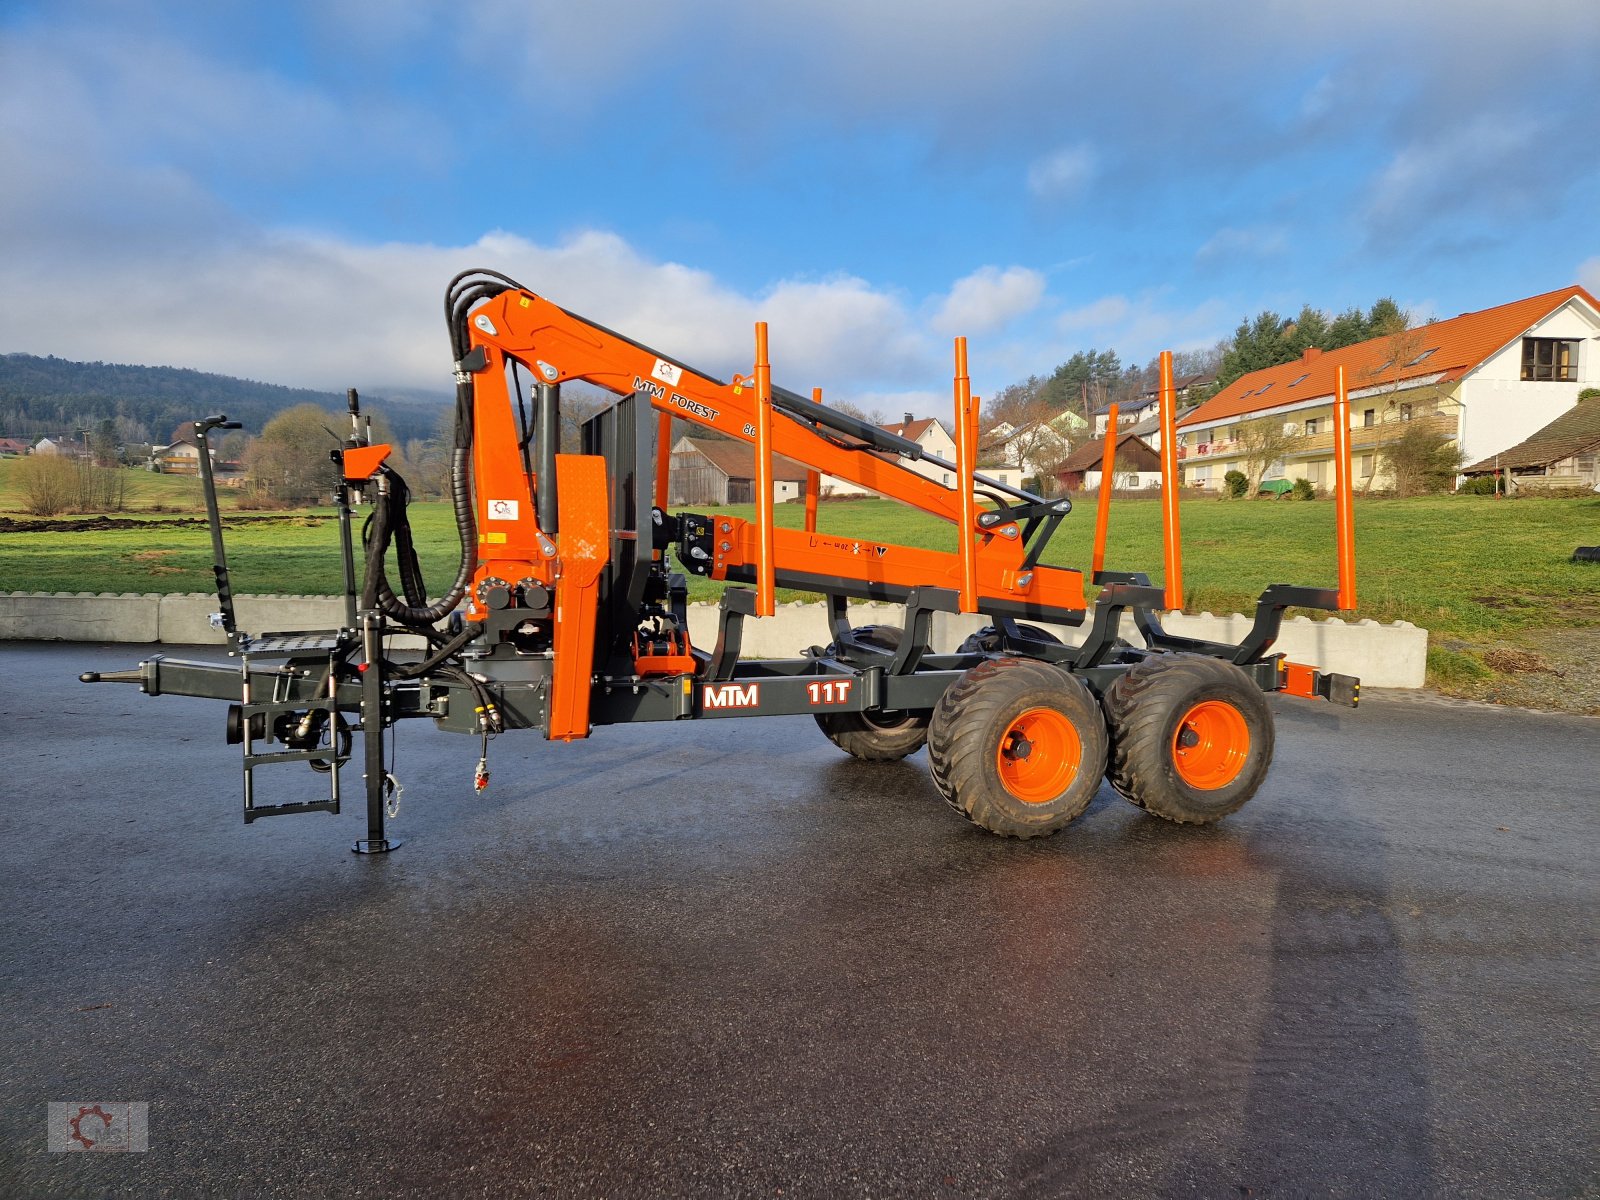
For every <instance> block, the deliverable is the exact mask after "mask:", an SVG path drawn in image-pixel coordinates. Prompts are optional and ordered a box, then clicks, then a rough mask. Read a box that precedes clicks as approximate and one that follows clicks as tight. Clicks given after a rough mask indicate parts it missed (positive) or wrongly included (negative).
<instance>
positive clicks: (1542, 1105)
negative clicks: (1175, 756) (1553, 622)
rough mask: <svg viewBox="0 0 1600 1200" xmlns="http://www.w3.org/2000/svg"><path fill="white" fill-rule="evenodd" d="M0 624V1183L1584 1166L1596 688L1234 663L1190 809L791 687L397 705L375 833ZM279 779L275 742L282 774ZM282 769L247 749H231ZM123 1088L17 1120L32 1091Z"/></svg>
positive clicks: (842, 1188) (1160, 1184) (1514, 1175)
mask: <svg viewBox="0 0 1600 1200" xmlns="http://www.w3.org/2000/svg"><path fill="white" fill-rule="evenodd" d="M140 653H141V650H140V648H138V647H133V648H128V647H94V646H61V645H53V646H33V645H16V644H13V645H9V646H7V647H6V648H5V649H4V650H3V651H0V655H3V660H0V661H3V664H4V671H3V672H0V759H3V763H4V766H3V767H0V797H3V801H0V904H3V909H0V911H3V913H4V917H3V933H0V963H3V968H4V978H3V982H0V1021H3V1023H4V1038H3V1041H0V1193H3V1194H4V1195H7V1196H14V1195H27V1196H42V1195H84V1196H101V1195H108V1194H115V1193H119V1192H126V1193H139V1194H153V1193H156V1192H158V1191H160V1190H162V1189H169V1190H170V1193H171V1194H174V1195H197V1194H201V1193H208V1194H217V1193H228V1194H232V1193H235V1192H239V1193H247V1194H251V1195H282V1196H295V1197H300V1196H315V1195H324V1194H327V1195H336V1194H369V1195H398V1194H406V1195H427V1196H443V1195H476V1194H483V1195H495V1196H503V1195H512V1194H525V1193H533V1194H538V1193H544V1194H549V1195H552V1196H572V1195H597V1196H600V1195H604V1196H630V1195H741V1196H777V1195H779V1194H782V1195H784V1196H827V1197H836V1196H849V1195H872V1196H885V1195H908V1196H946V1195H948V1196H996V1195H1026V1196H1052V1195H1092V1196H1111V1195H1116V1196H1183V1195H1196V1196H1208V1197H1216V1196H1305V1195H1322V1194H1334V1195H1347V1196H1362V1197H1367V1196H1402V1195H1405V1196H1409V1195H1438V1196H1496V1197H1499V1196H1509V1195H1519V1196H1534V1195H1537V1196H1556V1195H1571V1194H1579V1193H1583V1192H1585V1191H1586V1190H1592V1189H1594V1188H1595V1187H1596V1181H1597V1177H1600V1175H1597V1159H1596V1152H1595V1136H1596V1124H1595V1107H1594V1099H1593V1097H1594V1088H1593V1080H1594V1079H1595V1077H1596V1075H1597V1072H1596V1069H1595V1068H1596V1061H1595V1059H1596V1056H1595V1033H1594V1031H1595V1029H1596V1027H1597V1023H1596V1020H1595V997H1596V991H1595V983H1596V972H1595V956H1594V938H1593V929H1594V917H1595V898H1596V876H1597V869H1596V865H1595V863H1596V845H1597V838H1596V833H1597V826H1600V821H1597V815H1596V814H1597V804H1600V783H1597V777H1596V772H1597V769H1600V720H1594V719H1588V718H1578V717H1559V716H1538V715H1533V714H1529V713H1523V712H1516V711H1508V710H1492V709H1487V708H1481V707H1475V706H1460V705H1450V704H1445V703H1442V702H1437V701H1435V702H1429V701H1427V700H1425V699H1418V698H1413V697H1407V696H1402V695H1384V694H1374V695H1370V696H1369V697H1368V698H1367V699H1366V700H1365V701H1364V702H1363V704H1362V707H1361V709H1360V710H1359V711H1357V712H1350V711H1349V710H1344V709H1334V708H1330V707H1328V706H1324V705H1312V704H1307V703H1304V702H1296V701H1284V702H1281V703H1280V702H1276V701H1275V702H1274V707H1275V709H1276V711H1277V713H1278V721H1279V757H1278V762H1277V766H1276V768H1275V770H1274V772H1273V774H1272V776H1271V777H1270V779H1269V780H1268V783H1267V785H1266V787H1265V789H1264V790H1263V792H1262V793H1261V795H1260V796H1258V797H1257V799H1256V800H1255V801H1254V802H1252V803H1251V804H1250V805H1249V806H1247V807H1246V808H1245V809H1244V810H1243V811H1242V812H1240V813H1238V814H1237V815H1235V816H1234V817H1232V818H1230V819H1228V820H1227V821H1225V822H1224V823H1223V824H1222V825H1220V826H1217V827H1214V828H1210V829H1188V828H1181V827H1177V826H1172V825H1168V824H1165V823H1163V822H1161V821H1158V820H1155V819H1153V818H1150V817H1147V816H1145V815H1144V814H1142V813H1140V812H1138V811H1137V810H1135V809H1134V808H1132V807H1131V806H1130V805H1127V804H1125V803H1123V802H1122V801H1120V800H1119V799H1117V798H1116V797H1115V796H1114V795H1112V794H1111V793H1110V791H1109V790H1103V791H1102V792H1101V795H1100V796H1099V798H1098V799H1097V800H1096V801H1095V803H1094V805H1093V806H1092V807H1091V809H1090V810H1089V812H1088V813H1087V814H1086V815H1085V816H1084V817H1083V818H1082V819H1081V820H1080V821H1078V822H1077V823H1076V824H1075V825H1073V826H1072V827H1070V828H1069V829H1068V830H1067V831H1065V832H1064V833H1062V834H1061V835H1059V836H1057V837H1055V838H1053V839H1049V840H1047V841H1044V842H1036V843H1027V844H1019V843H1014V842H1004V841H1001V840H998V839H995V838H993V837H990V836H989V835H986V834H983V833H981V832H979V831H977V830H975V829H972V828H970V827H968V826H967V825H966V824H965V823H964V822H963V821H962V820H960V819H959V818H958V817H956V816H955V815H954V814H953V813H951V812H950V811H949V810H948V809H946V808H945V806H944V805H943V804H942V803H941V802H940V801H939V799H938V797H937V796H936V794H935V793H934V791H933V788H932V786H931V784H930V783H929V781H928V779H927V775H926V770H925V765H924V763H923V758H922V756H921V755H918V756H917V757H915V758H913V759H912V760H910V761H909V762H908V763H905V764H900V765H894V766H878V767H874V766H868V765H863V764H859V763H855V762H853V761H851V760H848V759H845V758H844V757H843V756H841V755H840V754H838V752H837V751H835V750H834V749H833V747H832V746H830V745H829V744H828V743H827V742H826V741H824V740H823V738H822V737H821V735H820V734H819V733H818V732H817V731H816V730H815V728H814V727H813V726H812V725H811V724H810V723H809V722H808V721H806V720H804V719H799V718H797V719H783V720H772V721H764V722H758V721H750V722H735V721H730V722H720V723H707V724H706V725H704V726H701V727H692V726H686V725H676V726H655V727H651V726H641V727H638V728H633V729H611V730H603V731H601V732H600V733H598V734H597V735H596V736H595V737H594V738H592V739H591V740H590V741H588V742H586V743H579V744H574V745H571V746H548V745H545V744H543V743H540V742H538V741H536V740H534V739H533V738H532V737H531V736H523V737H519V736H516V735H507V736H505V737H503V738H501V739H500V740H499V741H498V742H497V743H496V744H495V745H494V746H493V748H492V752H491V767H492V769H493V782H492V784H491V787H490V790H489V792H488V793H487V794H486V795H485V796H483V797H481V798H474V797H473V795H472V788H471V780H472V768H473V765H474V763H475V762H476V759H477V746H476V743H475V742H474V741H471V740H469V739H465V738H456V737H451V736H448V735H444V734H440V733H437V732H435V731H434V730H433V729H432V728H431V727H428V726H426V725H425V724H424V723H420V722H419V723H416V724H415V726H414V727H412V726H408V727H406V728H404V729H403V730H402V736H401V738H400V742H399V761H398V773H399V775H400V777H401V778H402V780H403V781H404V782H405V784H406V791H405V794H404V799H403V804H404V809H403V812H402V815H401V820H400V821H399V822H398V823H397V826H396V828H397V831H398V832H400V833H401V834H402V835H404V836H405V837H407V838H408V841H407V843H406V845H405V846H404V848H402V849H401V850H400V851H398V852H397V853H395V854H393V855H390V856H388V857H382V858H358V857H356V856H354V855H352V854H350V853H349V851H348V849H347V846H348V843H349V841H350V840H351V839H352V838H353V837H355V836H358V835H359V834H360V832H361V830H362V822H361V816H360V813H359V812H358V811H355V807H358V806H353V807H352V810H351V811H349V812H347V814H346V815H343V816H339V817H330V816H325V815H321V814H316V815H307V816H297V817H288V818H282V819H277V820H271V821H261V822H259V823H257V824H256V825H253V826H251V827H249V828H246V827H244V826H243V825H242V824H241V822H240V818H239V815H238V811H237V806H238V798H237V775H238V763H237V750H236V749H235V748H232V747H228V746H225V745H224V744H223V742H222V706H221V705H220V704H213V703H209V702H204V701H195V700H186V699H181V698H171V697H162V698H159V699H151V698H147V697H145V696H143V695H141V694H140V693H139V692H138V691H137V690H136V689H135V688H132V687H104V686H103V687H96V688H91V687H85V686H82V685H80V684H78V683H76V682H75V678H74V677H75V676H76V674H77V672H79V671H80V670H85V669H101V670H105V669H112V668H114V667H117V666H119V665H124V664H131V663H132V662H133V661H135V660H136V659H137V658H138V657H139V656H140ZM282 778H283V779H285V780H288V781H292V782H294V783H296V784H300V783H302V782H303V785H304V787H305V788H306V789H307V790H308V791H307V794H306V795H302V796H298V797H296V798H309V789H311V788H313V787H314V786H315V785H316V782H318V781H317V780H314V779H313V777H312V776H310V775H309V774H306V775H305V776H304V777H303V781H302V777H301V776H300V775H299V774H298V773H296V774H294V775H290V774H287V773H286V774H285V775H283V777H282ZM278 798H280V799H282V798H289V797H288V796H280V797H278ZM73 1099H82V1100H87V1101H94V1100H134V1101H147V1102H148V1104H149V1106H150V1107H149V1143H150V1148H149V1152H148V1153H146V1154H128V1155H113V1154H49V1153H47V1152H46V1151H45V1111H46V1109H45V1106H46V1104H47V1103H48V1102H50V1101H61V1100H73Z"/></svg>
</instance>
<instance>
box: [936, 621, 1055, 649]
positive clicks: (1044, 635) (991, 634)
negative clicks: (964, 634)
mask: <svg viewBox="0 0 1600 1200" xmlns="http://www.w3.org/2000/svg"><path fill="white" fill-rule="evenodd" d="M1017 630H1018V631H1019V632H1021V633H1023V634H1025V635H1026V636H1028V637H1031V638H1034V639H1035V640H1037V641H1041V642H1054V643H1055V644H1056V645H1058V646H1059V645H1060V644H1061V639H1060V638H1058V637H1057V636H1056V635H1055V634H1053V633H1051V632H1050V631H1049V630H1048V629H1040V628H1039V627H1038V626H1037V625H1024V624H1020V623H1019V624H1018V625H1017ZM1000 636H1001V635H1000V630H999V628H998V627H996V626H994V625H985V626H984V627H983V628H982V629H980V630H978V632H977V633H974V634H971V635H970V636H968V638H967V639H966V640H965V641H964V642H962V643H961V645H959V646H957V647H956V653H957V654H993V653H994V652H995V651H997V650H1000V649H1002V647H1001V645H1000Z"/></svg>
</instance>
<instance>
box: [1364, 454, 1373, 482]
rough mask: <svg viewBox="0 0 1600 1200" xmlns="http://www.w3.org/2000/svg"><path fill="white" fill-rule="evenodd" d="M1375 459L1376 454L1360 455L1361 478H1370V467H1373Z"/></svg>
mask: <svg viewBox="0 0 1600 1200" xmlns="http://www.w3.org/2000/svg"><path fill="white" fill-rule="evenodd" d="M1375 459H1376V455H1372V454H1363V455H1362V456H1361V478H1363V479H1371V478H1372V468H1373V465H1374V462H1375Z"/></svg>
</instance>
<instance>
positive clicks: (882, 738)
mask: <svg viewBox="0 0 1600 1200" xmlns="http://www.w3.org/2000/svg"><path fill="white" fill-rule="evenodd" d="M852 632H853V633H854V634H855V635H856V636H857V637H858V638H860V639H861V640H862V641H865V642H869V643H871V644H872V645H874V646H882V647H883V648H884V649H885V650H898V649H899V648H900V638H901V637H902V635H903V631H902V630H901V629H900V627H899V626H897V625H863V626H862V627H861V628H859V629H856V630H852ZM837 651H838V647H837V644H834V645H830V646H829V647H828V649H827V653H829V654H835V653H837ZM929 715H930V714H928V713H925V712H904V711H900V710H898V709H896V710H890V709H880V710H879V711H877V712H870V713H866V712H841V713H818V714H816V719H817V728H818V729H820V730H822V732H823V733H824V734H826V735H827V738H828V740H829V741H830V742H832V743H833V744H834V745H835V746H837V747H839V749H841V750H843V751H844V752H845V753H846V754H848V755H850V756H852V757H853V758H859V759H861V760H862V761H863V762H899V761H900V760H901V759H902V758H905V757H906V756H907V755H908V754H915V753H916V752H917V751H918V750H921V749H922V747H923V744H924V743H925V742H926V741H927V740H928V720H929Z"/></svg>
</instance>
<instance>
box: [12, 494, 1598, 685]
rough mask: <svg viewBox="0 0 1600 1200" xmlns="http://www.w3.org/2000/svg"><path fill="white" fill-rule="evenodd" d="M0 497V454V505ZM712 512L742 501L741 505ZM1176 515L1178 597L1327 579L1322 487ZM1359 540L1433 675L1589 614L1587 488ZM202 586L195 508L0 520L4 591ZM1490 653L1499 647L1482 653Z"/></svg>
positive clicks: (1136, 505)
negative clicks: (105, 525) (60, 525)
mask: <svg viewBox="0 0 1600 1200" xmlns="http://www.w3.org/2000/svg"><path fill="white" fill-rule="evenodd" d="M7 465H9V464H0V468H4V467H5V466H7ZM146 480H148V483H146ZM140 482H141V484H144V485H145V487H144V488H143V489H142V490H141V498H142V499H144V501H145V502H146V503H157V504H179V503H183V502H184V498H185V497H186V496H190V497H192V496H194V495H195V493H196V490H197V488H196V484H195V481H194V480H187V479H173V478H170V477H163V476H154V475H147V476H146V477H145V479H144V480H141V481H140ZM13 503H14V497H13V496H12V494H11V493H10V492H9V491H8V490H7V478H6V473H5V472H4V471H3V469H0V506H3V507H7V508H9V507H12V504H13ZM725 511H727V512H729V513H730V514H732V515H734V516H740V517H745V518H750V517H752V516H753V511H752V509H751V508H749V507H737V506H736V507H733V508H730V509H727V510H725ZM411 514H412V525H413V528H414V530H415V532H416V536H417V543H418V546H419V549H420V552H421V554H422V558H423V565H424V570H425V574H426V575H427V577H428V578H429V580H431V581H434V582H435V584H436V586H442V585H443V583H444V582H445V581H448V580H449V579H450V578H453V576H454V573H455V564H456V561H457V557H458V554H459V550H458V544H457V542H456V535H455V528H454V523H453V521H452V519H451V515H450V512H449V509H448V506H446V505H444V504H414V505H413V506H412V509H411ZM127 515H129V516H133V517H139V516H142V515H144V514H139V513H130V514H127ZM228 520H229V525H230V531H229V541H228V552H229V560H230V566H231V567H232V568H233V572H234V588H235V591H238V592H279V593H288V594H331V593H334V592H337V591H338V590H339V587H340V574H339V559H338V544H339V538H338V525H337V522H336V521H335V520H334V519H333V513H332V511H331V510H314V511H310V512H303V513H293V514H253V513H251V514H246V513H238V514H230V515H229V518H228ZM777 520H778V523H779V524H780V525H786V526H790V527H795V528H798V527H799V526H800V525H801V523H802V520H803V514H802V510H801V508H800V506H799V505H792V504H791V505H780V506H779V508H778V512H777ZM820 524H821V528H822V529H823V531H824V532H829V533H835V534H839V535H842V536H848V537H860V538H864V539H867V538H870V539H872V540H875V541H887V542H898V543H903V544H906V545H912V546H921V547H927V548H931V549H954V545H955V542H954V537H953V534H952V530H951V527H950V526H948V525H946V524H944V523H942V522H939V521H936V520H933V519H931V518H928V517H925V516H923V515H921V514H919V513H916V512H913V511H911V510H909V509H906V508H903V507H902V506H900V505H897V504H893V503H890V502H888V501H873V500H869V501H856V502H849V503H834V504H825V505H823V507H822V510H821V519H820ZM1093 524H1094V515H1093V508H1092V503H1090V502H1085V503H1084V504H1082V505H1080V507H1079V509H1078V510H1077V511H1076V512H1075V513H1074V514H1073V515H1072V516H1070V517H1068V518H1067V520H1066V522H1065V523H1064V524H1063V526H1062V528H1061V530H1060V532H1059V533H1058V534H1057V536H1056V539H1055V541H1054V542H1053V543H1052V546H1051V549H1050V551H1049V552H1048V554H1047V555H1046V561H1047V562H1051V563H1056V564H1059V565H1063V566H1075V567H1080V568H1086V567H1087V565H1088V562H1089V556H1090V548H1091V540H1092V536H1093ZM1182 525H1183V548H1184V584H1185V600H1184V607H1185V608H1186V609H1188V610H1189V611H1195V612H1198V611H1201V610H1206V609H1209V610H1211V611H1213V612H1232V611H1235V610H1238V611H1244V612H1249V611H1251V607H1252V604H1253V601H1254V598H1255V596H1256V595H1257V594H1258V593H1259V592H1260V591H1261V589H1262V588H1263V587H1265V586H1266V585H1267V584H1269V583H1303V584H1311V585H1321V586H1329V587H1331V586H1333V584H1334V583H1335V568H1334V556H1333V506H1332V505H1331V504H1329V503H1326V502H1316V503H1309V504H1306V503H1295V502H1289V501H1277V502H1255V503H1242V502H1234V503H1226V502H1221V501H1212V500H1206V501H1191V502H1187V503H1185V504H1184V505H1183V507H1182ZM1356 540H1357V555H1358V564H1359V566H1358V580H1357V584H1358V590H1359V594H1360V604H1359V608H1358V610H1357V612H1356V616H1357V617H1371V618H1374V619H1376V620H1379V621H1393V620H1406V621H1411V622H1414V623H1415V624H1418V625H1422V626H1424V627H1425V628H1427V629H1428V630H1430V632H1431V633H1432V634H1433V635H1434V636H1433V639H1432V643H1431V644H1432V647H1433V649H1432V650H1431V651H1430V668H1431V671H1432V677H1433V679H1434V681H1435V682H1436V683H1438V684H1440V685H1441V686H1446V687H1453V688H1455V689H1456V690H1461V691H1465V692H1469V693H1477V694H1482V693H1483V691H1484V687H1485V685H1486V684H1487V683H1489V682H1492V681H1493V680H1494V679H1495V678H1496V676H1497V672H1496V671H1495V670H1494V669H1493V668H1492V667H1490V666H1487V665H1485V655H1486V653H1487V652H1488V651H1489V650H1491V649H1492V648H1493V647H1496V646H1501V645H1526V644H1531V643H1530V642H1529V639H1530V638H1536V637H1537V636H1538V635H1539V634H1540V633H1541V631H1551V630H1555V631H1561V630H1571V629H1582V628H1593V627H1600V566H1595V565H1591V564H1579V563H1573V562H1571V561H1570V556H1571V554H1572V550H1573V547H1574V546H1577V545H1594V544H1597V543H1600V497H1594V498H1587V499H1576V500H1538V499H1529V500H1505V501H1502V500H1496V499H1494V498H1492V497H1474V496H1452V497H1440V498H1433V499H1420V500H1404V501H1398V500H1364V501H1360V502H1358V503H1357V505H1356ZM1107 565H1108V566H1111V567H1114V568H1116V569H1120V570H1142V571H1147V572H1149V573H1150V575H1151V576H1152V578H1155V579H1157V580H1159V579H1160V575H1161V516H1160V510H1159V506H1158V504H1157V503H1156V502H1155V501H1146V500H1133V501H1118V502H1117V503H1116V504H1114V505H1113V507H1112V516H1111V529H1110V537H1109V545H1108V550H1107ZM210 587H211V571H210V549H209V542H208V538H207V534H206V530H205V528H204V526H203V525H189V524H182V525H179V524H177V523H174V522H172V521H170V520H161V521H160V522H159V523H156V524H147V525H143V526H134V527H130V528H126V529H115V530H94V531H89V532H79V533H36V532H4V533H0V591H72V592H76V591H95V592H101V591H105V592H191V591H197V592H204V591H208V590H210ZM718 591H719V587H718V585H715V584H712V583H710V582H708V581H705V580H701V579H697V578H696V579H692V580H691V598H692V599H697V600H703V599H713V598H715V596H716V594H717V592H718ZM780 598H784V599H796V598H800V597H799V595H798V594H791V595H785V596H781V597H780ZM1488 661H1489V662H1493V661H1495V660H1494V658H1493V656H1492V655H1490V656H1489V658H1488Z"/></svg>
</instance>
